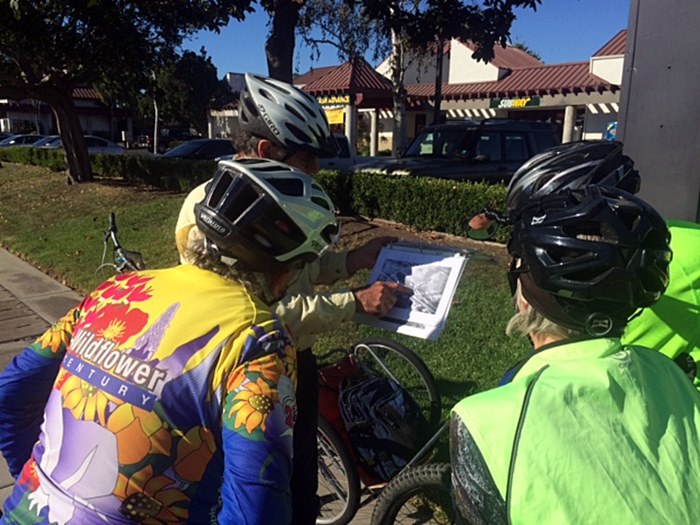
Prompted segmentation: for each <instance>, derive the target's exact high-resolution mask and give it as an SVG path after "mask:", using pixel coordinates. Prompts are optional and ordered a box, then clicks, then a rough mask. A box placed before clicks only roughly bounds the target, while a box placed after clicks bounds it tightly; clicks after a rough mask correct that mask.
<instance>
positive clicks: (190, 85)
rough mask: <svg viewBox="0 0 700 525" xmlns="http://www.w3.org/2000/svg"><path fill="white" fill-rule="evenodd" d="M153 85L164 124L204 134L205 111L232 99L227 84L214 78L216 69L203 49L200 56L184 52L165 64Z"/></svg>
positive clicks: (205, 128)
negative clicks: (156, 91) (156, 89)
mask: <svg viewBox="0 0 700 525" xmlns="http://www.w3.org/2000/svg"><path fill="white" fill-rule="evenodd" d="M156 85H157V88H158V92H159V100H158V103H159V106H160V111H161V112H162V113H161V117H162V119H163V121H164V122H166V124H168V125H175V126H182V125H187V126H188V127H193V128H194V129H196V130H197V131H198V132H199V133H201V134H205V133H206V131H207V110H208V108H209V107H210V106H212V105H223V104H224V103H225V102H228V101H229V100H230V99H231V98H232V93H231V90H230V88H229V86H228V83H227V82H226V81H225V80H220V79H219V78H218V77H217V71H216V66H214V64H212V62H211V58H210V57H208V56H207V54H206V51H205V50H204V49H202V50H200V53H199V54H197V53H194V52H192V51H185V52H184V53H183V54H182V56H179V57H177V59H176V60H174V61H173V62H171V63H169V64H167V65H166V66H165V67H164V68H163V69H161V70H160V71H159V72H158V74H157V76H156ZM147 107H149V109H151V108H152V105H151V104H149V105H148V106H147ZM148 113H149V114H150V113H151V112H150V111H149V112H148Z"/></svg>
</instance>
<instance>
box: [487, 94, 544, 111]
mask: <svg viewBox="0 0 700 525" xmlns="http://www.w3.org/2000/svg"><path fill="white" fill-rule="evenodd" d="M539 105H540V97H520V98H492V99H491V102H490V103H489V107H490V108H493V109H519V108H529V107H532V106H539Z"/></svg>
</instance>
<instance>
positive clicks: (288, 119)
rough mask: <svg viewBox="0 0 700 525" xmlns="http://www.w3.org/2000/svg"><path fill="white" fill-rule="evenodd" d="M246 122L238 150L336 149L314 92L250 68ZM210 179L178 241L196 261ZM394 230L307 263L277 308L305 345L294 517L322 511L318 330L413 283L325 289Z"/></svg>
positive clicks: (289, 153) (295, 159)
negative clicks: (199, 214)
mask: <svg viewBox="0 0 700 525" xmlns="http://www.w3.org/2000/svg"><path fill="white" fill-rule="evenodd" d="M239 108H240V111H239V126H240V129H239V130H238V131H237V132H236V133H235V134H234V145H235V147H236V158H250V157H260V158H268V159H272V160H279V161H281V162H285V163H287V164H289V165H290V166H294V167H295V168H297V169H300V170H303V171H304V172H305V173H308V174H309V175H314V174H316V173H317V172H318V170H319V166H318V158H319V156H322V155H329V154H331V155H333V154H335V148H336V145H335V139H334V138H333V134H332V133H331V129H330V126H329V125H328V120H327V119H326V114H325V112H324V110H323V108H322V107H321V105H320V104H319V103H318V101H317V100H316V99H315V98H313V97H312V96H310V95H308V94H307V93H304V92H303V91H301V90H300V89H298V88H296V87H295V86H293V85H291V84H287V83H285V82H280V81H278V80H275V79H272V78H265V77H260V76H257V75H253V74H250V73H247V74H246V75H245V85H244V87H243V89H242V90H241V95H240V100H239ZM207 184H208V182H205V183H203V184H201V185H199V186H198V187H196V188H194V189H193V190H192V191H191V192H190V193H189V194H188V195H187V197H186V198H185V202H184V204H183V206H182V209H181V210H180V214H179V216H178V220H177V224H176V226H175V242H176V245H177V248H178V252H179V253H180V261H181V262H182V263H183V264H191V260H190V258H189V257H188V254H187V251H186V250H185V249H184V246H186V243H187V240H188V236H189V232H190V229H191V228H192V226H193V225H194V224H195V217H194V213H193V209H194V204H195V203H197V202H199V201H201V200H202V197H203V196H204V193H205V191H206V187H207ZM391 240H393V239H391V238H388V237H378V238H374V239H372V240H370V241H369V242H367V243H366V244H364V245H363V246H360V247H358V248H356V249H354V250H352V251H350V252H345V251H328V252H326V253H324V254H323V256H322V257H320V258H319V259H318V260H316V261H314V262H312V263H310V264H306V265H304V267H303V268H302V270H301V271H300V272H299V273H298V275H297V276H296V277H295V279H294V280H293V282H291V283H290V285H289V289H288V290H287V293H286V294H285V296H284V297H282V298H281V299H280V300H279V301H277V302H276V303H275V304H274V311H275V313H276V314H277V315H279V317H280V319H281V320H282V322H283V323H284V325H285V327H286V328H287V329H288V331H289V333H290V335H291V336H292V338H293V339H294V345H295V347H296V348H297V350H298V356H297V370H298V376H299V380H298V383H297V391H296V395H297V407H298V419H297V421H298V427H299V428H298V429H297V431H295V433H294V468H293V471H294V474H293V476H294V477H293V480H292V498H293V501H294V505H293V508H294V515H293V520H292V523H293V525H313V524H314V523H316V518H317V517H318V508H319V502H318V497H317V494H316V493H317V488H318V453H317V446H318V445H317V442H316V436H317V432H316V422H317V420H318V369H317V364H316V357H315V356H314V354H313V351H312V349H311V347H312V346H313V343H314V340H315V338H316V337H317V336H318V335H319V334H321V333H325V332H330V331H333V330H336V329H337V328H338V326H339V324H340V323H343V322H348V321H351V320H352V318H353V315H354V314H355V313H356V312H360V313H365V314H370V315H376V316H378V317H381V316H383V315H386V314H387V312H389V310H391V309H392V308H393V306H394V305H395V304H396V301H397V295H396V294H397V292H398V293H400V292H407V291H408V289H407V288H405V287H403V286H402V285H399V284H398V283H394V282H382V281H377V282H375V283H373V284H372V285H371V286H367V287H361V288H356V289H354V290H349V289H342V288H341V289H334V290H326V291H319V290H317V289H316V286H317V285H332V284H334V283H335V282H336V281H339V280H343V279H347V278H348V277H349V276H351V275H353V274H354V273H355V272H356V271H358V270H360V269H363V268H371V267H372V266H374V263H375V261H376V259H377V255H378V254H379V250H380V249H381V248H382V246H383V245H385V244H387V243H388V242H390V241H391Z"/></svg>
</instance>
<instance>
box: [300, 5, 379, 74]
mask: <svg viewBox="0 0 700 525" xmlns="http://www.w3.org/2000/svg"><path fill="white" fill-rule="evenodd" d="M298 29H299V34H300V36H301V38H302V39H303V40H304V42H305V43H306V45H308V46H309V47H310V48H311V52H312V56H311V58H312V59H316V60H317V59H318V58H319V57H320V45H323V44H326V45H329V46H331V47H334V48H335V49H336V51H337V54H338V59H339V60H340V61H341V62H346V61H348V60H350V59H352V58H355V57H360V56H365V54H366V53H367V52H369V51H371V52H372V57H373V59H374V60H377V59H379V58H380V57H382V58H383V57H385V56H386V55H387V54H388V53H389V52H390V45H389V36H388V35H387V34H385V33H384V32H383V31H382V28H381V26H380V24H379V23H378V22H377V21H371V20H367V19H366V18H365V17H364V15H363V12H362V8H361V6H359V5H350V4H348V2H347V1H346V0H307V1H306V6H305V7H304V9H303V10H302V11H301V15H300V19H299V27H298ZM317 34H319V35H320V36H315V35H317Z"/></svg>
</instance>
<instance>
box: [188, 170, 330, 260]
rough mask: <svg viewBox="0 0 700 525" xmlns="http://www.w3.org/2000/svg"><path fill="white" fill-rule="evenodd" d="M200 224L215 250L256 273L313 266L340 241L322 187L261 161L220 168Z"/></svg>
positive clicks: (198, 214)
mask: <svg viewBox="0 0 700 525" xmlns="http://www.w3.org/2000/svg"><path fill="white" fill-rule="evenodd" d="M195 221H196V224H197V227H198V228H199V229H200V230H201V231H202V233H203V234H204V236H205V237H206V238H207V240H208V241H209V243H210V245H211V244H213V245H214V246H213V247H214V249H215V250H217V251H218V252H219V253H220V254H221V255H223V256H227V257H233V258H234V259H236V260H237V261H239V263H242V264H243V265H245V266H246V267H247V268H248V269H250V270H252V271H262V272H270V271H276V270H279V269H281V268H282V267H284V266H287V265H290V264H293V263H294V262H296V261H304V262H311V261H313V260H315V259H316V258H317V257H319V256H320V255H321V254H322V253H323V252H324V251H326V249H327V248H328V247H329V246H330V245H331V244H333V243H334V242H335V241H336V240H337V236H338V222H337V220H336V214H335V209H334V207H333V203H332V202H331V199H330V198H329V197H328V195H326V193H325V192H324V191H323V189H322V188H321V187H320V186H319V185H318V183H316V182H314V180H313V179H312V178H311V177H309V176H308V175H306V174H305V173H302V172H299V171H296V170H295V169H294V168H292V167H291V166H287V165H286V164H282V163H280V162H275V161H270V160H261V159H241V160H239V161H236V162H232V161H222V162H219V167H218V170H217V172H216V175H215V176H214V178H213V180H212V181H211V183H210V184H209V186H208V188H207V192H206V195H205V197H204V200H202V202H200V203H198V204H196V205H195Z"/></svg>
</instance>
